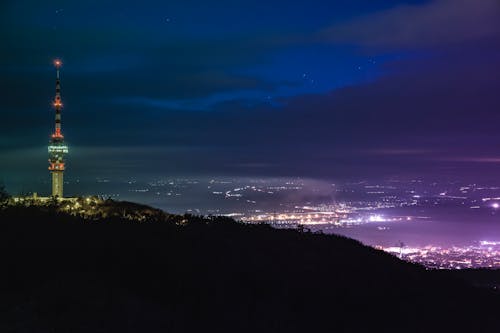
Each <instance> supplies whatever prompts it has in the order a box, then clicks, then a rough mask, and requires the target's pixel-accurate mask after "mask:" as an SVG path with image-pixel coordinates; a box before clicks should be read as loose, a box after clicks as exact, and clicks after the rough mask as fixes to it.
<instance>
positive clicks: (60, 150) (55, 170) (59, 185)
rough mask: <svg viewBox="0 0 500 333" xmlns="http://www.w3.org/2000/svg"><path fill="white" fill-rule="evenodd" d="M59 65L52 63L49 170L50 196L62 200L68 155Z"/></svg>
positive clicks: (58, 62)
mask: <svg viewBox="0 0 500 333" xmlns="http://www.w3.org/2000/svg"><path fill="white" fill-rule="evenodd" d="M61 65H62V62H61V61H60V60H55V61H54V66H55V67H56V95H55V97H54V102H53V106H54V109H55V111H56V117H55V130H54V133H53V134H52V136H51V139H50V143H49V170H50V173H51V174H52V196H53V197H58V198H62V197H63V193H64V192H63V187H64V170H65V159H64V156H65V155H66V154H67V153H68V146H66V144H65V143H64V136H63V135H62V132H61V109H62V106H63V105H62V101H61V81H60V78H59V69H60V68H61Z"/></svg>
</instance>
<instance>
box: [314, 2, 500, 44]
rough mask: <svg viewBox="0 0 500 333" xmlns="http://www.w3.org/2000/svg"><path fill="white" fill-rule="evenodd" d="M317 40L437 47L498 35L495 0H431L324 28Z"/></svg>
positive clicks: (498, 12)
mask: <svg viewBox="0 0 500 333" xmlns="http://www.w3.org/2000/svg"><path fill="white" fill-rule="evenodd" d="M320 35H321V39H323V40H327V41H333V42H342V43H345V42H346V43H355V44H360V45H363V46H369V47H394V48H400V47H403V48H413V47H428V46H440V45H442V44H455V43H462V42H469V41H477V40H482V39H489V38H491V37H495V36H496V37H500V2H498V1H497V0H435V1H432V2H430V3H427V4H424V5H404V6H398V7H395V8H392V9H388V10H385V11H382V12H378V13H375V14H369V15H366V16H363V17H359V18H355V19H354V20H351V21H348V22H345V23H343V24H340V25H335V26H332V27H330V28H328V29H326V30H324V31H323V32H322V33H321V34H320Z"/></svg>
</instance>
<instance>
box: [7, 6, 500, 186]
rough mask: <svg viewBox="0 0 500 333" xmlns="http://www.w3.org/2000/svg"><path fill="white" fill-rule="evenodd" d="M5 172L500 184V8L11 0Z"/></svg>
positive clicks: (17, 175)
mask: <svg viewBox="0 0 500 333" xmlns="http://www.w3.org/2000/svg"><path fill="white" fill-rule="evenodd" d="M0 26H1V30H0V36H1V40H2V43H1V44H0V48H1V53H0V60H1V62H0V84H1V91H2V93H1V99H0V112H1V114H2V122H1V123H0V133H1V134H0V153H1V156H2V163H1V166H0V176H1V177H2V178H3V179H4V180H5V181H6V182H10V183H16V182H17V183H20V182H26V181H27V180H30V179H41V178H44V177H48V171H47V170H46V167H47V156H46V145H47V142H48V138H49V134H50V133H51V131H52V123H53V110H52V109H51V107H50V101H51V98H52V96H53V94H54V75H55V73H54V69H53V68H52V65H51V64H52V59H53V58H54V57H61V58H62V60H63V61H64V67H63V69H62V71H63V72H62V94H63V101H64V105H65V108H64V110H63V132H64V133H65V137H66V140H67V142H68V143H69V145H70V155H69V157H68V172H67V175H68V177H82V178H84V177H95V176H98V175H100V176H109V175H123V176H125V177H133V176H134V177H141V176H148V175H149V176H153V175H165V176H168V175H267V176H289V175H294V176H308V177H322V178H345V177H372V176H386V175H399V174H401V175H403V174H405V175H406V174H421V175H428V174H432V175H439V174H455V173H456V174H467V175H475V174H492V175H495V174H496V170H497V169H498V168H500V134H499V124H500V123H499V121H500V93H499V91H500V77H499V75H498V73H499V72H500V3H499V2H498V1H497V0H432V1H389V0H384V1H382V0H349V1H347V0H345V1H318V0H309V1H278V0H268V1H262V2H257V1H193V0H184V1H170V2H165V1H140V2H137V1H120V2H116V1H103V0H101V1H2V4H1V5H0Z"/></svg>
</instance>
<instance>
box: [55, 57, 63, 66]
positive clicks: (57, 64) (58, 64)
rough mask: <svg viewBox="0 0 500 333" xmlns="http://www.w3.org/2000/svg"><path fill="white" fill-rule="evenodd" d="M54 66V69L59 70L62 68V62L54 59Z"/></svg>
mask: <svg viewBox="0 0 500 333" xmlns="http://www.w3.org/2000/svg"><path fill="white" fill-rule="evenodd" d="M54 66H56V68H59V67H61V66H62V61H61V60H59V59H55V60H54Z"/></svg>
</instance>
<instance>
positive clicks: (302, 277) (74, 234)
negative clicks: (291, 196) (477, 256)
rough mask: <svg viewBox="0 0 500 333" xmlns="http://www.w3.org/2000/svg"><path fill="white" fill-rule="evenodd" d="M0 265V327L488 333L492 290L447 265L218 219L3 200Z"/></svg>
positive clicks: (495, 323)
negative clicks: (88, 213)
mask: <svg viewBox="0 0 500 333" xmlns="http://www.w3.org/2000/svg"><path fill="white" fill-rule="evenodd" d="M120 205H123V204H120ZM0 263H1V266H2V269H1V272H2V273H1V274H0V288H1V294H2V298H1V301H0V307H1V311H0V332H323V331H325V332H395V331H397V332H443V331H446V332H458V331H469V332H483V331H484V332H486V331H488V332H494V331H497V332H498V331H499V329H500V317H499V316H498V310H499V309H500V307H499V306H500V296H499V295H498V294H497V293H494V292H492V291H490V290H489V289H484V288H477V287H474V286H472V284H469V283H468V282H466V280H464V279H460V278H456V276H455V275H454V273H452V272H436V271H428V270H426V269H424V268H423V267H421V266H418V265H413V264H410V263H406V262H402V261H400V260H398V259H397V258H395V257H393V256H391V255H389V254H386V253H384V252H381V251H378V250H375V249H373V248H370V247H366V246H363V245H362V244H361V243H359V242H357V241H354V240H351V239H347V238H344V237H339V236H333V235H323V234H316V233H310V232H304V231H297V230H277V229H273V228H271V227H269V226H267V225H248V224H241V223H238V222H235V221H234V220H232V219H229V218H224V217H206V218H205V217H198V216H189V215H185V216H179V215H169V214H151V215H149V216H148V217H147V218H146V219H144V220H143V221H141V222H140V223H139V222H135V221H132V220H130V219H126V218H122V217H119V216H114V215H111V216H109V217H106V218H99V219H95V218H94V219H86V218H83V217H79V216H73V215H69V214H66V213H61V212H59V211H57V210H55V209H51V208H44V207H34V206H33V207H6V208H4V209H3V210H1V211H0ZM485 274H486V273H485Z"/></svg>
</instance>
